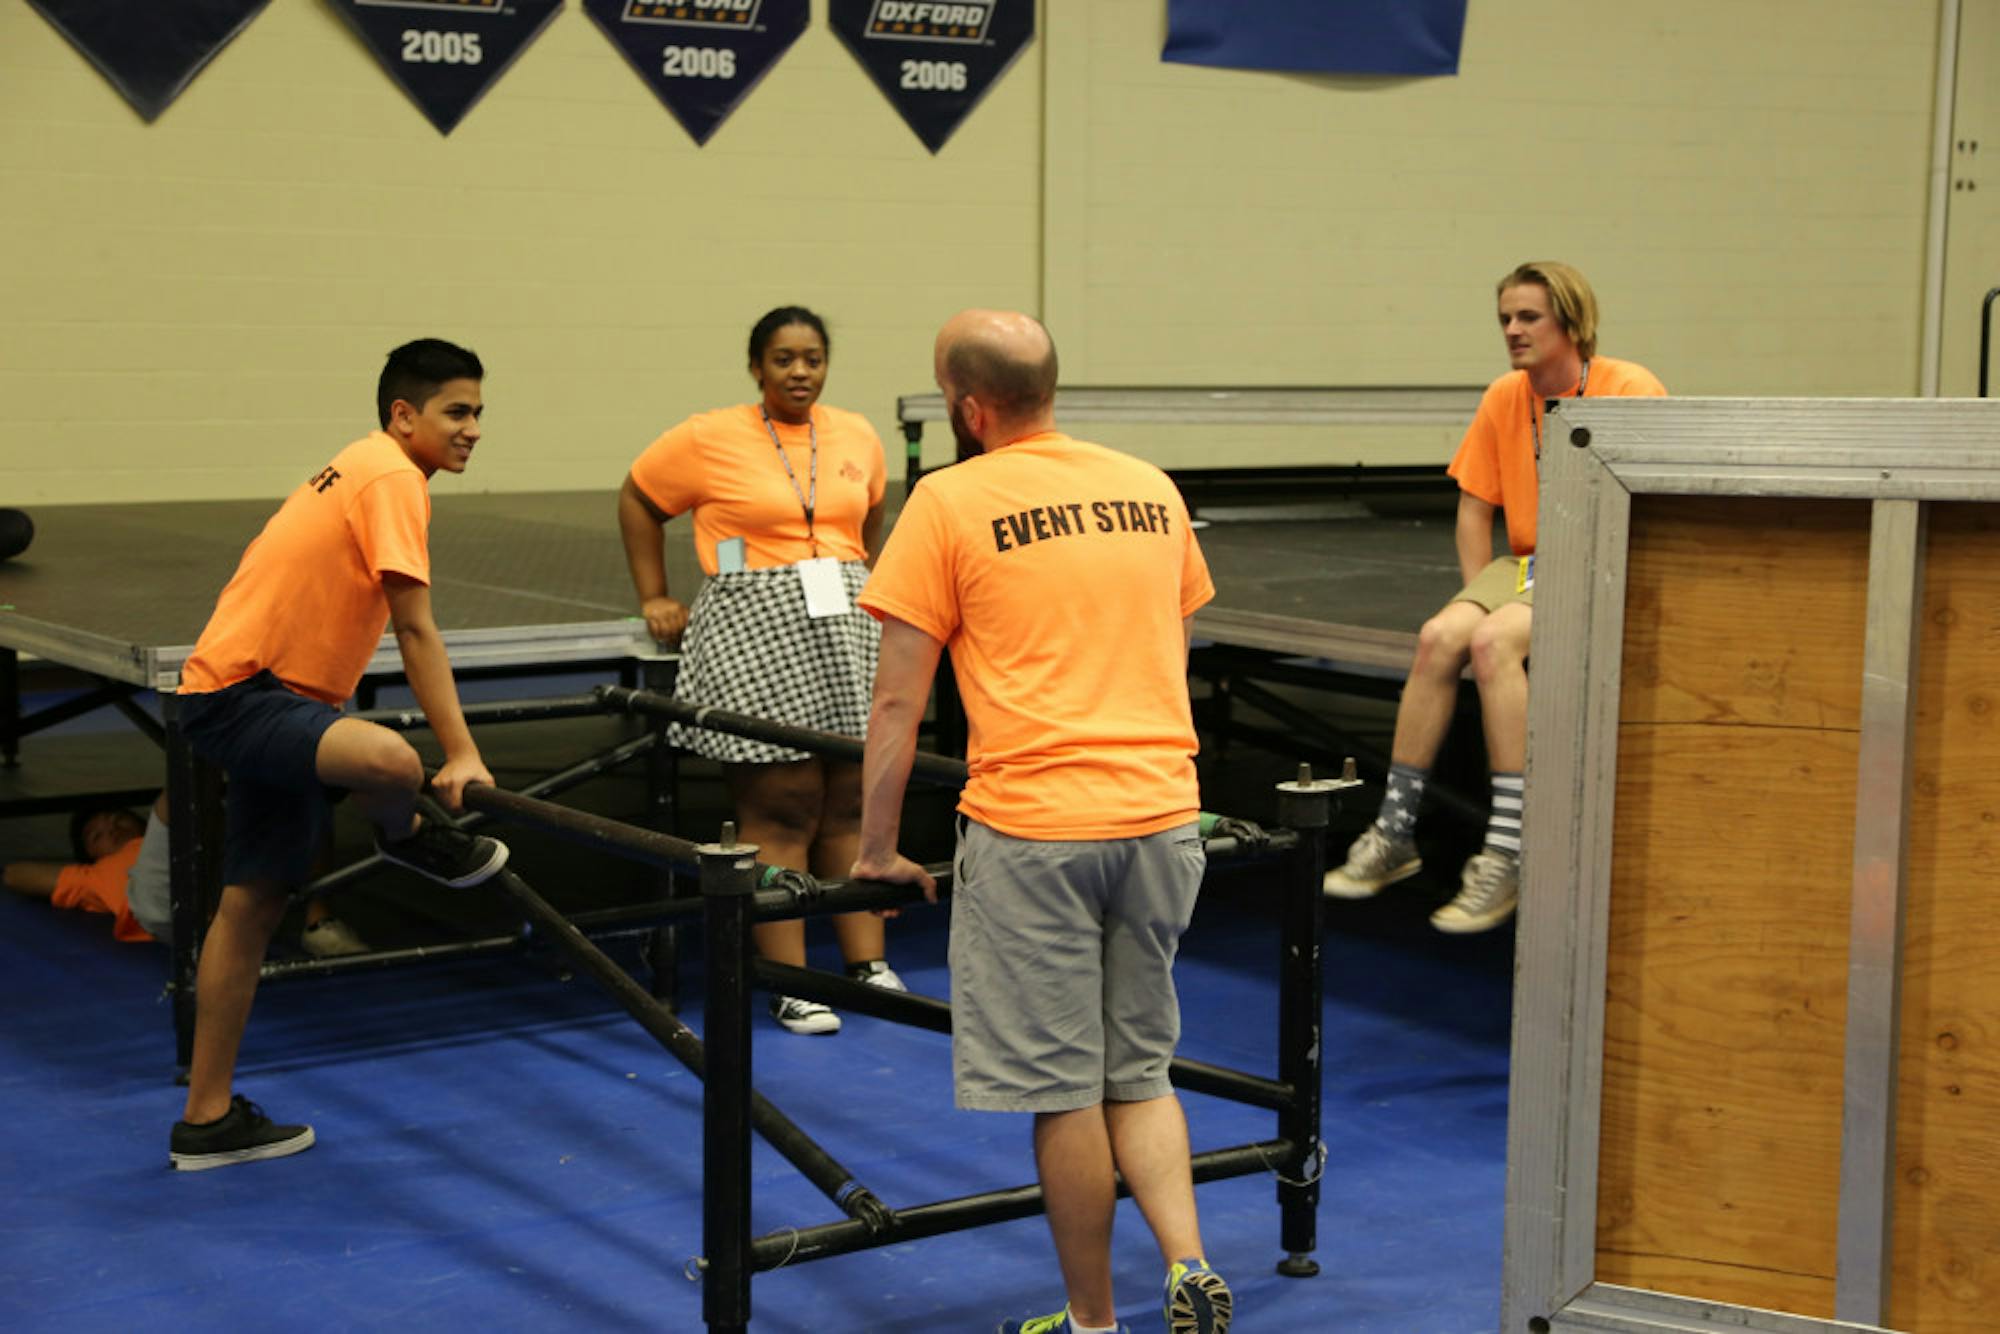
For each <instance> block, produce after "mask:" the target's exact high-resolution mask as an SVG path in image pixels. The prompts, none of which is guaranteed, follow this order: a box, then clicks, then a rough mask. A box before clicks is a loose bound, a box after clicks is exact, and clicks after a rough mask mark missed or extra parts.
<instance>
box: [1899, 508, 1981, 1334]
mask: <svg viewBox="0 0 2000 1334" xmlns="http://www.w3.org/2000/svg"><path fill="white" fill-rule="evenodd" d="M1923 611H1924V618H1923V626H1922V634H1921V638H1920V640H1919V649H1918V652H1919V658H1918V687H1917V697H1916V719H1915V721H1916V733H1915V737H1914V743H1913V754H1912V779H1913V784H1914V787H1913V791H1912V793H1911V807H1910V816H1911V828H1910V852H1909V879H1908V907H1907V910H1906V915H1905V919H1904V931H1905V934H1904V951H1903V966H1904V982H1903V991H1902V1006H1903V1009H1902V1023H1901V1048H1900V1088H1899V1091H1898V1096H1897V1108H1896V1115H1897V1137H1896V1171H1897V1177H1896V1191H1895V1202H1894V1208H1895V1214H1894V1229H1893V1235H1894V1251H1893V1271H1892V1276H1891V1282H1890V1289H1889V1292H1890V1303H1889V1310H1890V1323H1891V1324H1892V1325H1893V1326H1894V1327H1895V1328H1898V1329H1921V1330H1924V1331H1927V1332H1928V1331H1933V1330H1936V1331H1944V1332H1945V1334H1960V1332H1961V1331H1964V1332H1966V1334H1970V1331H1974V1330H1979V1331H1987V1330H1991V1329H1993V1328H1994V1325H1995V1321H1996V1315H1995V1312H1996V1311H2000V1133H1997V1132H1996V1129H1995V1128H1996V1127H2000V515H1996V514H1995V512H1994V507H1993V506H1975V505H1960V506H1934V507H1933V508H1932V512H1931V516H1930V540H1929V543H1928V547H1927V552H1926V557H1925V585H1924V602H1923Z"/></svg>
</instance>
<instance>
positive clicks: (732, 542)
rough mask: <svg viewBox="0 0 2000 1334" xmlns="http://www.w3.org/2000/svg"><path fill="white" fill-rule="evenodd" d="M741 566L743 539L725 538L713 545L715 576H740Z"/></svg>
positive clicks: (742, 565) (742, 567)
mask: <svg viewBox="0 0 2000 1334" xmlns="http://www.w3.org/2000/svg"><path fill="white" fill-rule="evenodd" d="M743 570H744V564H743V539H742V538H740V537H725V538H723V539H722V540H721V541H720V542H717V543H716V544H715V572H716V573H717V574H741V573H743Z"/></svg>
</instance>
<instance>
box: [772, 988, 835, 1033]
mask: <svg viewBox="0 0 2000 1334" xmlns="http://www.w3.org/2000/svg"><path fill="white" fill-rule="evenodd" d="M771 1017H772V1018H773V1019H775V1020H777V1021H778V1022H779V1023H781V1024H783V1025H784V1026H785V1027H786V1028H788V1029H790V1030H791V1031H792V1032H794V1033H838V1032H839V1031H840V1016H839V1015H837V1014H835V1013H834V1012H833V1011H832V1010H830V1009H828V1008H827V1007H826V1006H824V1005H821V1004H820V1003H819V1002H818V1001H809V1000H802V999H800V998H799V997H797V996H773V997H771Z"/></svg>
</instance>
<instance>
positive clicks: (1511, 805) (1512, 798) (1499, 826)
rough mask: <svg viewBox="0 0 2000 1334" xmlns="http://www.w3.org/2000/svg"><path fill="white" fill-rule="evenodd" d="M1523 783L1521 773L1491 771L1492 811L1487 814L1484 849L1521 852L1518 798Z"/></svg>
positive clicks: (1519, 802) (1519, 801) (1523, 786)
mask: <svg viewBox="0 0 2000 1334" xmlns="http://www.w3.org/2000/svg"><path fill="white" fill-rule="evenodd" d="M1524 791H1525V785H1524V783H1523V781H1522V778H1521V775H1520V774H1494V775H1493V812H1492V814H1490V815H1488V816H1487V817H1486V851H1488V852H1504V853H1506V854H1507V855H1508V856H1509V857H1514V858H1517V859H1518V858H1519V857H1520V855H1521V798H1522V796H1523V794H1524Z"/></svg>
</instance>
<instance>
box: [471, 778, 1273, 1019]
mask: <svg viewBox="0 0 2000 1334" xmlns="http://www.w3.org/2000/svg"><path fill="white" fill-rule="evenodd" d="M468 790H470V789H468ZM551 809H553V810H558V811H560V810H562V809H564V808H562V807H552V808H551ZM1298 838H1299V836H1298V835H1297V834H1295V833H1293V832H1292V831H1291V830H1288V829H1276V830H1272V831H1270V832H1269V833H1268V834H1266V835H1265V836H1264V838H1263V839H1262V840H1261V841H1260V842H1258V843H1256V844H1255V845H1254V846H1253V845H1252V844H1250V843H1248V842H1246V841H1244V840H1243V839H1239V838H1236V837H1233V836H1222V837H1216V838H1208V839H1204V840H1203V841H1202V849H1203V851H1204V852H1206V853H1207V855H1208V864H1209V867H1210V869H1211V870H1213V869H1215V868H1217V867H1222V866H1243V865H1255V864H1257V863H1260V862H1266V861H1282V860H1284V859H1285V858H1286V857H1287V856H1288V855H1289V854H1290V852H1291V850H1292V848H1293V847H1295V846H1296V845H1297V843H1298ZM924 869H925V870H926V871H929V872H930V874H931V876H932V878H933V879H935V880H936V881H937V886H938V893H939V895H940V896H943V895H947V894H949V893H950V892H951V863H949V862H937V863H934V864H932V865H930V866H926V867H925V868H924ZM772 870H773V868H771V867H768V866H760V872H759V874H760V876H767V875H769V874H770V873H771V872H772ZM784 878H785V880H786V882H788V883H789V884H790V885H791V886H792V887H790V888H773V889H760V890H757V891H756V892H755V893H754V894H753V895H752V896H751V905H752V908H753V909H754V911H753V913H752V916H753V917H754V918H755V920H757V921H759V922H782V921H787V920H790V919H793V918H801V917H814V916H818V915H820V914H822V913H844V912H873V911H876V910H878V909H883V908H906V907H911V906H913V905H915V904H918V903H921V902H923V892H922V891H921V890H919V889H916V888H915V887H913V886H910V885H890V884H883V883H881V882H879V881H873V880H856V881H849V880H826V881H814V880H813V879H812V878H811V877H810V876H805V875H800V874H798V873H789V874H787V875H786V876H785V877H784ZM703 911H704V904H703V901H702V899H701V898H700V897H698V896H685V895H683V896H676V897H671V898H662V899H656V900H654V901H653V902H651V903H639V904H633V905H632V906H630V907H625V908H594V909H591V910H589V911H587V912H580V913H572V914H570V918H569V920H570V921H572V922H574V923H576V924H577V925H578V926H580V927H583V928H584V929H585V930H593V929H596V928H599V927H611V926H638V925H647V924H667V923H672V922H676V921H679V920H681V919H683V918H687V917H694V916H697V915H699V914H700V913H702V912H703ZM805 971H807V972H808V973H809V975H810V976H813V977H831V976H834V974H831V973H813V972H811V971H810V970H805ZM788 994H789V993H788ZM867 994H868V995H869V996H875V995H880V994H882V992H881V988H879V987H869V988H867ZM813 999H815V1000H817V999H820V998H819V997H814V998H813Z"/></svg>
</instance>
